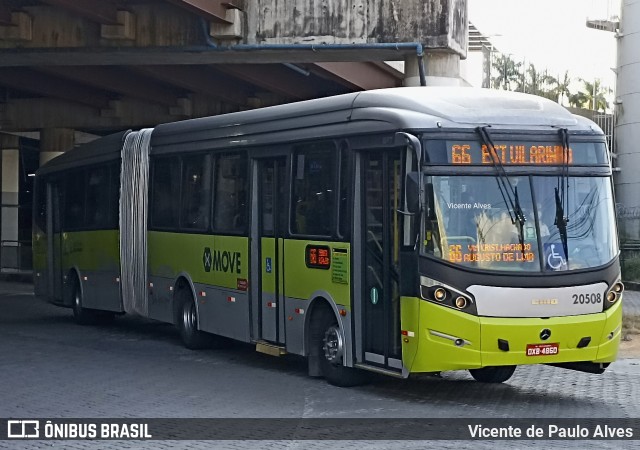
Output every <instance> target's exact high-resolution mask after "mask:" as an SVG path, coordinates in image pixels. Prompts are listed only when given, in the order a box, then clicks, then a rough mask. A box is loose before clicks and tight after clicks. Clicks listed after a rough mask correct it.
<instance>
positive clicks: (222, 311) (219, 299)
mask: <svg viewBox="0 0 640 450" xmlns="http://www.w3.org/2000/svg"><path fill="white" fill-rule="evenodd" d="M194 287H195V289H196V296H197V301H198V327H199V328H200V329H201V330H202V331H206V332H208V333H213V334H217V335H218V336H225V337H228V338H231V339H236V340H238V341H242V342H249V341H250V340H251V333H250V327H249V296H248V295H247V293H246V292H243V291H238V290H235V289H226V288H220V287H215V286H208V285H205V284H199V283H196V284H195V285H194ZM202 293H204V294H205V295H204V296H203V295H202Z"/></svg>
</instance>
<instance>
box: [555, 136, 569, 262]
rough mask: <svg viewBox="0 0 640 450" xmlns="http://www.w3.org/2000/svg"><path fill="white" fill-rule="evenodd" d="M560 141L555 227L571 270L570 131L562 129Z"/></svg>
mask: <svg viewBox="0 0 640 450" xmlns="http://www.w3.org/2000/svg"><path fill="white" fill-rule="evenodd" d="M560 139H561V140H562V168H561V170H560V175H559V176H558V182H557V186H556V187H555V188H554V190H555V198H556V218H555V221H554V225H555V226H556V227H557V228H558V232H559V233H560V241H561V242H562V249H563V250H564V257H565V258H566V260H567V268H569V246H568V238H567V223H569V217H567V216H565V211H567V210H568V209H569V131H568V130H567V129H566V128H560ZM565 186H566V189H565ZM565 197H566V199H565Z"/></svg>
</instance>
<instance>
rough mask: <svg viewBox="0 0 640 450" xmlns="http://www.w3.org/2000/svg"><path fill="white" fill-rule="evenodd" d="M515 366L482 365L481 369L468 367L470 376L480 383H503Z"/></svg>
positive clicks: (509, 376) (511, 373) (514, 369)
mask: <svg viewBox="0 0 640 450" xmlns="http://www.w3.org/2000/svg"><path fill="white" fill-rule="evenodd" d="M515 371H516V366H499V367H483V368H482V369H470V370H469V372H471V376H472V377H473V378H474V379H475V380H476V381H480V382H482V383H503V382H505V381H507V380H508V379H509V378H511V375H513V372H515Z"/></svg>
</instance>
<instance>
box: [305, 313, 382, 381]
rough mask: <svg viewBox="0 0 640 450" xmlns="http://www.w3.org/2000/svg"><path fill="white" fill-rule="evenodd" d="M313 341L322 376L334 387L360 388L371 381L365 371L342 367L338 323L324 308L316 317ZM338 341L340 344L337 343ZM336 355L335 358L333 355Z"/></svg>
mask: <svg viewBox="0 0 640 450" xmlns="http://www.w3.org/2000/svg"><path fill="white" fill-rule="evenodd" d="M313 319H314V322H315V324H314V326H313V332H312V333H313V334H312V339H313V340H314V342H313V345H314V346H315V347H316V351H315V352H314V353H315V354H316V355H318V356H317V357H318V358H320V367H321V370H322V376H323V377H324V378H325V379H326V380H327V381H328V382H329V384H332V385H334V386H339V387H351V386H360V385H363V384H366V383H368V382H369V381H370V374H369V373H368V372H365V371H364V370H360V369H355V368H352V367H345V366H343V365H342V362H343V356H342V355H341V354H340V353H341V351H339V350H338V349H337V348H336V346H338V347H340V346H343V345H344V343H343V342H341V339H342V335H341V334H340V332H339V327H338V321H337V320H336V318H335V316H334V314H333V312H332V311H330V310H329V309H328V308H324V309H322V310H321V311H318V313H317V315H315V317H314V318H313ZM336 340H338V341H340V342H336ZM332 354H333V355H334V356H333V357H332V356H331V355H332Z"/></svg>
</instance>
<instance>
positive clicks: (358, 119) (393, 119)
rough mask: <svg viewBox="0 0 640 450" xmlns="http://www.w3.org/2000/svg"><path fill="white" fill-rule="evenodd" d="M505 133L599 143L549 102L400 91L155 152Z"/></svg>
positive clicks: (266, 114) (368, 94)
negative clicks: (339, 138)
mask: <svg viewBox="0 0 640 450" xmlns="http://www.w3.org/2000/svg"><path fill="white" fill-rule="evenodd" d="M478 125H493V126H495V127H496V128H507V129H514V130H516V129H550V128H551V127H556V128H557V127H564V128H568V129H569V130H570V131H572V132H578V133H590V134H599V135H602V130H600V129H599V128H598V127H597V126H596V125H595V124H594V123H593V122H591V121H589V120H587V119H583V118H581V117H578V116H574V115H573V114H571V113H570V112H569V111H567V110H566V109H565V108H563V107H562V106H560V105H559V104H557V103H556V102H553V101H551V100H548V99H545V98H542V97H538V96H534V95H530V94H523V93H518V92H511V91H501V90H492V89H480V88H471V87H402V88H390V89H377V90H370V91H362V92H354V93H350V94H344V95H337V96H333V97H325V98H319V99H314V100H306V101H302V102H296V103H289V104H285V105H278V106H271V107H266V108H260V109H254V110H249V111H241V112H236V113H230V114H223V115H218V116H213V117H203V118H198V119H190V120H184V121H180V122H172V123H166V124H162V125H158V126H157V127H156V128H155V129H154V131H153V134H152V137H151V152H152V153H164V152H173V151H180V150H184V151H189V150H198V149H200V150H205V149H213V148H229V147H241V146H245V145H251V144H259V145H262V144H264V145H268V144H270V143H278V142H282V141H296V140H304V139H313V138H316V137H329V136H331V135H346V134H357V133H379V132H385V131H393V130H399V129H404V130H410V129H416V130H425V129H429V128H439V127H442V128H469V129H470V128H474V127H476V126H478ZM127 133H128V131H125V132H120V133H116V134H114V135H110V136H107V137H105V138H102V139H99V140H97V141H94V142H92V143H90V144H87V145H84V146H81V147H80V148H78V149H74V150H73V151H72V152H70V153H67V154H64V155H61V156H59V157H58V158H54V159H53V160H52V161H51V163H49V164H47V165H46V166H44V167H43V169H44V170H43V169H41V170H40V171H39V172H40V173H45V172H49V171H57V170H64V169H67V168H71V167H75V166H78V165H83V164H87V163H89V162H90V161H91V162H96V163H97V162H101V161H103V160H106V159H112V158H117V157H119V149H120V147H121V145H122V141H123V140H124V138H125V136H126V134H127Z"/></svg>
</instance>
